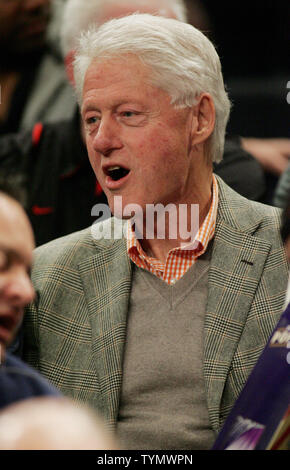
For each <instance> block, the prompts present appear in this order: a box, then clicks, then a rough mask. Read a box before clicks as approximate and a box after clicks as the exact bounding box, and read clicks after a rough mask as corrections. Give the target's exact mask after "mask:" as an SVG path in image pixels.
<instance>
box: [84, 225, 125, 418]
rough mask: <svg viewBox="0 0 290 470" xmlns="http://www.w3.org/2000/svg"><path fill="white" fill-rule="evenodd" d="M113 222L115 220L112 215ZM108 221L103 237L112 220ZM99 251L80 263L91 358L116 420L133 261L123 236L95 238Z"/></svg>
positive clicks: (108, 415)
mask: <svg viewBox="0 0 290 470" xmlns="http://www.w3.org/2000/svg"><path fill="white" fill-rule="evenodd" d="M109 220H111V223H112V228H113V226H114V223H115V220H114V219H109ZM109 220H108V221H105V223H104V224H103V226H104V237H105V236H106V235H107V236H108V234H109V226H110V222H109ZM94 244H95V248H96V250H97V254H95V255H94V256H92V257H90V258H89V259H85V260H83V261H82V262H81V263H79V272H80V276H81V279H82V283H83V289H84V294H85V297H86V301H87V306H88V310H89V316H90V322H91V330H92V361H93V363H94V367H95V370H96V374H97V376H98V379H99V384H100V390H101V396H102V404H103V406H102V407H103V412H104V414H105V418H106V419H107V420H108V423H109V424H111V425H114V424H115V423H116V421H117V415H118V409H119V396H120V390H121V385H122V363H123V352H124V345H125V340H126V324H127V312H128V304H129V297H130V290H131V271H132V268H131V262H130V260H129V258H128V256H127V251H126V241H125V240H124V239H120V238H119V239H116V240H114V239H111V240H110V239H109V238H107V239H106V238H102V239H100V240H95V239H94Z"/></svg>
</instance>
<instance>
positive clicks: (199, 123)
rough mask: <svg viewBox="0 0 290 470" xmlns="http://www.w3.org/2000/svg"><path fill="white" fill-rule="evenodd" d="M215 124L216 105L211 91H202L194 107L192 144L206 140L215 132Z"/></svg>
mask: <svg viewBox="0 0 290 470" xmlns="http://www.w3.org/2000/svg"><path fill="white" fill-rule="evenodd" d="M214 125H215V106H214V102H213V99H212V97H211V95H210V94H209V93H201V95H200V96H199V98H198V101H197V103H196V104H195V105H194V107H193V119H192V129H191V131H192V135H191V143H192V145H197V144H201V143H203V142H205V141H206V140H207V139H208V138H209V136H210V135H211V134H212V133H213V130H214Z"/></svg>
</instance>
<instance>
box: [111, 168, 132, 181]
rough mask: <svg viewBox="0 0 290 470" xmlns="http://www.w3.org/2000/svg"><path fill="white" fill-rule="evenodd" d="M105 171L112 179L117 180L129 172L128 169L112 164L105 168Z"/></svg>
mask: <svg viewBox="0 0 290 470" xmlns="http://www.w3.org/2000/svg"><path fill="white" fill-rule="evenodd" d="M105 173H106V174H107V175H108V176H110V178H111V179H112V180H113V181H119V180H120V179H121V178H124V177H125V176H127V175H128V174H129V173H130V170H128V169H127V168H123V167H121V166H112V167H110V168H108V169H106V171H105Z"/></svg>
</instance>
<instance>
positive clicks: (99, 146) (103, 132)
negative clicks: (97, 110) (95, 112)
mask: <svg viewBox="0 0 290 470" xmlns="http://www.w3.org/2000/svg"><path fill="white" fill-rule="evenodd" d="M119 132H120V130H119V129H118V126H117V124H116V123H115V122H114V119H106V118H102V119H101V122H100V125H99V127H98V129H97V131H96V134H95V136H94V141H93V146H94V150H95V151H96V152H98V153H101V154H103V155H104V156H109V154H110V153H111V152H112V151H113V150H116V149H119V148H121V147H122V142H121V140H120V136H119Z"/></svg>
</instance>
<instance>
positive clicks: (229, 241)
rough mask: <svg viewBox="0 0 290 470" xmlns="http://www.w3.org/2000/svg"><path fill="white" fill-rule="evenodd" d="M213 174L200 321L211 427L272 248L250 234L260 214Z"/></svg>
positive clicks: (217, 412) (255, 227)
mask: <svg viewBox="0 0 290 470" xmlns="http://www.w3.org/2000/svg"><path fill="white" fill-rule="evenodd" d="M217 179H218V184H219V205H218V214H217V222H216V230H215V236H214V243H213V251H212V258H211V264H210V269H209V277H208V300H207V307H206V317H205V326H204V328H205V332H204V334H205V338H204V377H205V385H206V393H207V401H208V409H209V417H210V420H211V424H212V426H213V428H214V429H215V430H216V431H218V429H219V426H220V422H219V410H220V402H221V399H222V394H223V390H224V386H225V382H226V379H227V376H228V373H229V369H230V366H231V363H232V359H233V355H234V353H235V351H236V349H237V346H238V343H239V339H240V336H241V334H242V331H243V328H244V324H245V322H246V318H247V315H248V312H249V309H250V307H251V304H252V301H253V297H254V295H255V291H256V289H257V286H258V284H259V281H260V278H261V275H262V272H263V269H264V264H265V260H266V258H267V256H268V254H269V252H270V249H271V243H269V242H268V241H266V240H264V239H260V238H258V237H256V236H253V235H254V234H255V232H256V231H257V229H258V227H259V226H260V224H261V215H260V214H259V213H256V212H255V211H254V210H249V202H248V201H247V200H246V199H244V198H241V196H238V195H237V194H236V193H235V192H234V191H232V190H231V189H230V188H229V187H228V186H226V185H225V184H224V183H223V182H222V180H221V179H220V178H217Z"/></svg>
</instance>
